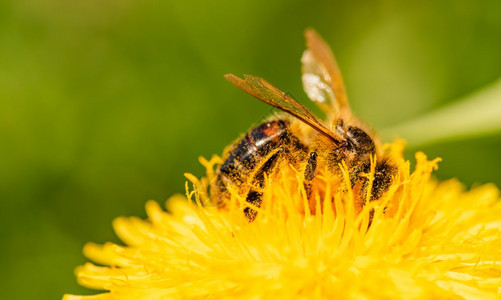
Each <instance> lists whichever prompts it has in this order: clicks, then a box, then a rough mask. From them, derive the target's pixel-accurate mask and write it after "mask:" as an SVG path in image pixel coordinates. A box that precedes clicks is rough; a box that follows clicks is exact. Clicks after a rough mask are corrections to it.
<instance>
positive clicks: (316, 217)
mask: <svg viewBox="0 0 501 300" xmlns="http://www.w3.org/2000/svg"><path fill="white" fill-rule="evenodd" d="M402 149H403V146H402V143H401V142H395V143H393V144H392V145H390V146H389V147H387V150H386V151H387V152H388V155H390V156H391V157H392V159H393V161H394V162H395V163H396V165H397V166H398V172H397V174H396V175H395V177H394V180H393V183H392V185H391V187H390V188H389V189H388V191H387V192H386V193H385V194H384V195H383V196H382V197H381V198H380V199H379V200H377V201H372V202H367V203H366V205H364V206H363V207H361V208H359V209H357V205H356V203H354V193H353V191H352V190H351V188H350V184H349V177H348V176H345V178H343V179H342V180H332V178H329V177H328V175H325V174H328V173H327V172H324V173H322V170H320V173H321V174H320V175H319V176H317V177H318V178H317V179H316V180H317V181H316V182H315V188H314V189H313V195H312V197H311V198H310V199H314V200H313V201H310V202H308V201H306V200H305V196H304V189H302V188H300V187H302V186H303V182H302V180H303V179H302V176H301V174H300V173H299V172H298V171H296V170H295V169H294V168H292V167H290V166H288V165H284V166H281V167H280V171H279V172H278V173H277V174H276V175H273V176H270V177H269V178H266V187H265V191H264V192H263V205H262V206H261V207H260V208H257V207H254V208H255V209H257V210H258V217H257V218H256V219H255V220H254V221H253V222H248V220H247V219H246V218H245V217H244V215H243V213H242V207H243V206H244V205H245V204H243V203H245V199H242V198H241V197H242V196H240V195H238V193H233V194H232V197H231V203H230V205H227V206H226V207H225V208H224V209H218V208H217V207H215V206H214V205H212V203H217V199H211V197H210V193H209V191H208V186H209V182H210V181H211V180H212V179H213V178H214V168H215V166H216V165H217V163H218V162H220V159H219V158H218V157H214V158H213V159H211V160H210V161H207V160H204V159H202V160H201V161H202V163H203V164H204V165H205V167H206V168H207V175H206V176H205V177H204V178H202V179H197V178H196V177H194V176H193V175H190V174H187V178H188V179H189V181H190V182H191V185H192V186H191V187H188V184H187V193H186V196H180V195H177V196H174V197H172V198H171V199H169V200H168V201H167V203H166V207H167V211H164V210H162V209H161V207H160V206H159V205H158V204H157V203H156V202H153V201H150V202H148V203H147V204H146V211H147V215H148V218H147V219H146V220H142V219H139V218H135V217H131V218H125V217H121V218H118V219H116V220H115V221H114V223H113V226H114V229H115V231H116V233H117V235H118V236H119V237H120V239H121V240H122V241H123V242H124V244H125V245H117V244H113V243H106V244H104V245H96V244H93V243H90V244H87V245H86V246H85V247H84V254H85V255H86V256H87V257H88V258H90V259H91V260H92V261H94V262H95V263H96V264H92V263H87V264H85V265H84V266H81V267H78V268H77V270H76V275H77V278H78V281H79V283H80V284H81V285H83V286H86V287H89V288H93V289H99V290H104V291H106V292H104V293H101V294H98V295H94V296H74V295H65V299H68V300H69V299H167V298H168V299H170V298H173V299H184V298H209V299H210V298H216V299H224V298H244V299H245V298H254V299H258V298H282V299H297V298H302V299H315V298H328V299H333V298H335V299H383V298H384V299H388V298H397V299H398V298H405V299H423V298H428V299H429V298H441V299H443V298H447V299H460V298H466V299H498V297H500V286H501V251H500V250H499V249H501V219H500V216H501V201H499V191H498V189H497V188H496V187H495V186H493V185H489V184H487V185H483V186H478V187H475V188H473V189H471V190H469V191H465V189H464V188H463V186H462V185H461V184H460V183H459V182H458V181H456V180H449V181H445V182H437V181H436V180H434V179H433V178H431V173H432V171H433V170H434V169H436V168H437V163H438V161H439V160H438V159H434V160H428V159H427V157H426V156H425V154H423V153H420V152H418V153H417V154H416V165H415V167H414V168H413V169H414V171H412V172H411V166H410V163H409V161H406V160H404V158H403V155H402ZM344 175H347V174H346V172H345V173H344ZM367 176H369V179H370V178H371V176H373V174H367Z"/></svg>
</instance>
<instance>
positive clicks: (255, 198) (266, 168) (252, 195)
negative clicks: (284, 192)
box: [244, 148, 287, 222]
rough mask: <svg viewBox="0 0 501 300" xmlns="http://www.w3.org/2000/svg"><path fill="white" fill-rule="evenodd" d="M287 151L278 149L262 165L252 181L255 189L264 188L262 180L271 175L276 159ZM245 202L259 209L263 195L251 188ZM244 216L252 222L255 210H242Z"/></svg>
mask: <svg viewBox="0 0 501 300" xmlns="http://www.w3.org/2000/svg"><path fill="white" fill-rule="evenodd" d="M286 151H287V149H285V148H278V149H277V151H276V152H275V153H273V154H272V155H271V156H270V157H268V159H267V160H266V162H265V163H264V164H263V166H262V167H261V168H260V169H259V170H258V171H257V173H256V175H255V176H254V179H253V183H254V184H253V185H254V186H256V187H259V189H262V188H264V183H265V182H264V178H265V176H264V175H265V174H266V175H268V174H270V173H271V171H272V170H273V168H274V167H275V165H276V164H277V161H278V158H279V157H280V156H281V155H282V154H283V153H284V152H286ZM245 201H247V202H248V203H250V204H252V205H254V206H256V207H261V203H262V202H263V193H261V192H259V191H257V188H251V189H250V190H249V193H247V197H246V198H245ZM244 214H245V216H246V217H247V218H248V219H249V222H252V221H254V219H255V218H256V216H257V211H256V210H255V209H252V208H250V207H246V208H244Z"/></svg>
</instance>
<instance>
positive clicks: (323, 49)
mask: <svg viewBox="0 0 501 300" xmlns="http://www.w3.org/2000/svg"><path fill="white" fill-rule="evenodd" d="M305 38H306V47H307V49H306V50H305V51H304V53H303V56H302V57H301V63H302V73H303V75H302V80H303V88H304V91H305V92H306V94H307V95H308V97H310V99H311V100H313V101H314V102H315V103H316V104H317V105H318V106H319V107H320V108H322V109H323V110H324V111H325V112H331V111H332V110H333V109H334V111H340V110H349V105H348V100H347V97H346V91H345V88H344V83H343V78H342V77H341V72H340V71H339V67H338V65H337V62H336V59H335V58H334V55H333V54H332V51H331V49H330V48H329V46H328V45H327V44H326V43H325V41H324V40H323V39H322V38H321V37H320V36H319V35H318V33H316V32H315V31H314V30H313V29H307V30H306V31H305Z"/></svg>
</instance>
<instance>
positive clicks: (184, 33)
mask: <svg viewBox="0 0 501 300" xmlns="http://www.w3.org/2000/svg"><path fill="white" fill-rule="evenodd" d="M309 26H312V27H314V28H316V29H317V30H318V31H319V32H320V33H321V34H322V35H323V36H324V37H325V39H326V40H327V41H328V42H329V43H330V44H331V45H332V48H333V49H334V51H335V53H336V55H337V58H338V61H339V64H340V66H341V68H342V70H343V74H344V77H345V81H346V84H347V89H348V92H349V94H350V99H351V103H352V106H353V109H354V111H355V112H356V113H357V114H358V115H359V116H360V117H361V118H363V119H364V120H367V121H368V122H369V123H370V124H372V125H373V126H374V127H375V128H382V127H387V126H391V125H394V124H397V123H399V122H402V121H405V120H407V119H408V118H411V117H415V116H417V115H420V114H425V113H426V112H428V111H433V110H434V109H436V108H438V107H441V106H443V105H446V104H447V103H449V102H451V101H454V99H456V98H458V97H460V96H462V95H464V94H465V93H468V92H471V91H473V90H476V89H477V88H480V87H482V86H483V85H485V84H488V83H490V82H493V81H494V80H496V79H497V78H499V76H500V75H501V60H500V57H499V54H500V53H501V39H500V35H501V3H500V2H499V1H496V0H492V1H473V0H469V1H468V0H460V1H431V0H425V1H414V2H408V1H317V2H305V1H304V2H303V1H273V2H270V1H265V0H254V1H248V0H245V1H223V0H219V1H212V3H210V4H209V2H206V1H153V0H147V1H131V0H101V1H97V0H89V1H64V0H16V1H13V0H6V1H3V2H2V3H1V4H0V141H1V146H0V157H2V160H1V163H0V220H1V224H2V226H1V227H0V234H1V240H2V247H0V249H1V250H0V251H1V252H0V258H1V266H2V268H1V271H0V272H1V273H0V276H1V278H0V285H1V290H2V291H3V296H2V297H3V298H5V299H28V298H30V299H54V298H58V297H60V296H62V294H63V293H65V292H70V293H93V292H92V291H88V290H85V289H84V288H81V287H79V286H78V285H77V283H76V280H75V278H74V276H73V269H74V268H75V267H76V266H77V265H79V264H82V263H83V262H85V261H86V260H85V258H84V257H83V256H82V255H81V248H82V246H83V245H84V243H85V242H86V241H96V242H105V241H108V240H111V241H117V239H116V237H114V234H113V232H112V228H111V220H112V219H113V218H114V217H116V216H119V215H138V216H144V209H143V205H144V203H145V201H146V200H148V199H155V200H158V201H159V202H163V201H165V200H166V199H167V198H168V197H169V196H171V195H172V194H174V193H182V192H183V191H184V178H183V175H182V174H183V172H192V173H194V174H196V175H199V176H200V175H203V169H202V168H201V167H200V165H199V163H198V160H197V157H198V156H200V155H202V156H205V157H210V156H211V155H212V154H214V153H221V151H222V149H223V147H224V146H226V145H227V144H229V143H230V142H231V141H232V140H233V139H234V138H236V137H238V135H239V134H240V133H242V132H244V131H246V130H247V129H248V128H249V127H250V126H251V125H252V124H254V123H256V122H258V121H259V120H261V119H262V118H263V117H266V116H267V115H269V113H270V109H269V108H268V107H267V106H265V105H264V104H262V103H259V102H258V101H256V100H254V99H252V98H251V97H249V96H247V95H245V94H244V93H243V92H241V91H239V90H238V89H236V88H235V87H233V86H231V85H230V84H228V83H227V82H226V81H225V80H224V79H223V78H222V75H223V74H224V73H228V72H232V73H235V74H242V73H249V74H254V75H258V76H261V77H264V78H267V79H268V80H269V81H270V82H272V83H274V84H276V85H277V86H278V87H280V88H281V89H283V90H285V91H288V92H290V93H292V94H293V95H294V96H295V97H297V98H299V99H300V100H303V102H304V100H305V99H306V96H305V95H304V93H303V92H302V88H301V83H300V65H299V58H300V56H301V53H302V51H303V48H304V41H303V36H302V32H303V30H304V29H305V28H306V27H309ZM310 107H311V106H310ZM500 149H501V137H500V135H496V134H492V135H489V136H484V137H478V138H473V139H469V140H461V141H455V142H447V143H436V144H434V145H432V146H427V147H425V148H423V149H422V150H424V151H425V152H427V153H428V154H429V155H430V156H432V157H433V156H440V157H443V158H444V162H443V163H441V164H440V170H439V171H438V172H437V173H436V175H437V177H439V178H441V179H445V178H450V177H458V178H459V179H460V180H462V181H463V182H465V184H466V185H467V186H470V185H471V184H474V183H484V182H495V183H496V184H498V185H501V173H500V172H499V169H500V168H501V159H500V157H499V153H500ZM415 150H418V149H417V148H416V147H414V148H411V149H409V154H410V153H412V152H413V151H415ZM409 157H412V156H411V155H409Z"/></svg>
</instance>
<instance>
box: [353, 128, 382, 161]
mask: <svg viewBox="0 0 501 300" xmlns="http://www.w3.org/2000/svg"><path fill="white" fill-rule="evenodd" d="M346 135H347V137H348V147H349V148H351V149H352V150H354V151H356V152H357V153H359V154H364V153H374V151H375V150H376V146H375V145H374V141H373V140H372V139H371V137H370V136H369V135H368V134H367V133H366V132H365V131H363V130H362V129H360V128H358V127H350V128H348V132H347V133H346Z"/></svg>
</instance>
